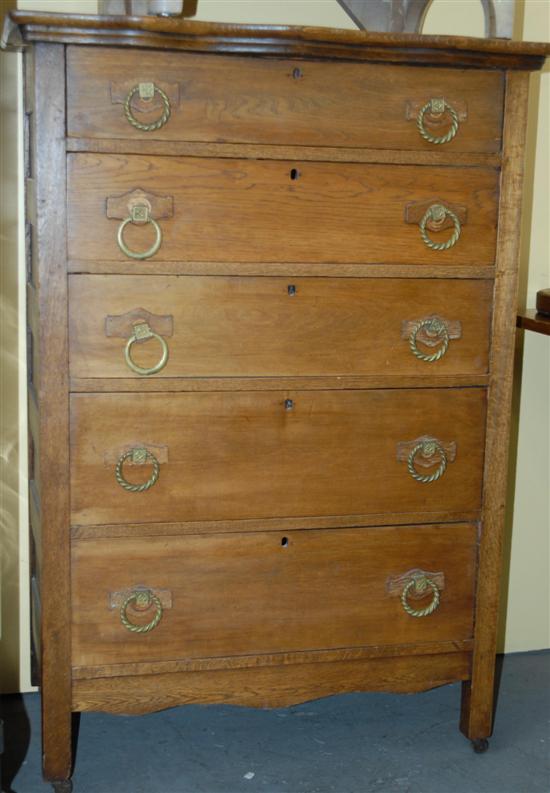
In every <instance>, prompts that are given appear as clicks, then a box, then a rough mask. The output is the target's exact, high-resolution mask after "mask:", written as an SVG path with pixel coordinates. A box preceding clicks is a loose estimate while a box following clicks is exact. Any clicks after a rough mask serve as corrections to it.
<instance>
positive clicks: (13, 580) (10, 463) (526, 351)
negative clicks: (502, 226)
mask: <svg viewBox="0 0 550 793" xmlns="http://www.w3.org/2000/svg"><path fill="white" fill-rule="evenodd" d="M517 5H518V18H517V25H516V28H517V37H518V38H523V39H525V40H539V41H540V40H545V41H548V40H550V3H548V2H547V0H518V2H517ZM18 7H19V8H21V9H26V10H29V9H36V10H40V11H61V12H78V13H95V12H96V10H97V2H96V0H65V1H63V0H19V2H18ZM196 18H197V19H202V20H216V21H220V22H250V23H265V24H269V23H271V24H295V25H299V24H305V25H327V26H333V27H346V28H353V27H354V25H353V23H352V22H351V20H350V19H349V18H348V17H347V16H346V15H345V13H344V12H343V10H342V8H341V7H340V6H339V5H338V3H337V2H336V0H314V1H313V0H199V13H198V16H197V17H196ZM450 31H452V32H453V33H454V34H457V35H459V34H463V35H474V36H475V35H482V32H483V15H482V11H481V3H480V2H479V0H434V1H433V3H432V5H431V7H430V10H429V12H428V16H427V19H426V24H425V27H424V32H425V33H449V32H450ZM0 78H1V83H2V97H1V101H2V122H1V125H2V126H1V127H0V129H1V135H2V138H1V141H0V161H1V166H0V178H1V188H0V189H1V191H2V198H3V199H5V198H6V199H7V200H2V217H1V218H0V265H1V271H2V273H3V275H2V283H1V289H2V294H1V300H2V303H1V307H2V309H4V308H6V309H7V311H3V317H4V319H3V325H2V338H1V339H0V345H1V346H0V361H1V366H0V370H1V371H0V375H1V397H2V402H3V403H6V407H4V409H3V413H2V416H1V421H2V425H1V427H0V432H1V439H0V444H1V447H0V448H1V451H0V458H1V461H2V463H1V464H2V473H1V476H2V494H1V499H2V501H1V504H0V508H1V512H0V541H1V544H2V557H1V558H2V563H1V568H0V570H1V579H0V596H1V604H2V606H1V607H2V616H3V621H2V634H1V638H0V657H1V660H2V663H1V664H0V669H1V672H0V690H3V691H8V690H14V689H15V687H20V688H21V689H22V690H27V689H28V688H29V686H30V678H29V663H28V655H29V652H28V635H29V616H28V597H27V591H28V582H27V569H28V559H27V556H28V542H27V523H26V505H25V490H26V475H25V468H26V452H25V449H26V441H25V437H24V427H25V423H26V417H25V410H26V408H25V367H24V330H23V327H22V325H23V323H22V322H21V317H22V316H23V313H22V290H21V285H22V283H23V278H24V267H23V250H22V245H20V246H19V254H18V253H17V240H18V238H19V239H20V240H21V224H19V225H17V222H16V213H15V212H14V210H15V209H16V208H17V207H20V206H21V205H22V189H21V188H22V185H21V179H20V177H19V178H18V176H17V168H16V165H17V164H19V170H20V163H21V154H20V153H21V132H20V130H21V124H20V122H18V121H17V112H16V111H17V101H18V95H19V94H18V92H19V90H20V82H21V78H20V56H17V55H15V54H9V55H8V54H6V53H3V54H2V55H1V57H0ZM531 86H532V87H531V105H530V122H529V124H530V126H529V138H528V140H529V144H528V149H527V183H528V187H527V195H526V209H525V212H524V224H523V226H524V229H523V247H522V251H523V252H522V271H521V279H522V280H521V292H520V304H521V305H524V306H525V305H527V306H533V305H534V295H535V293H536V291H537V289H540V288H542V287H543V286H549V285H550V256H549V248H550V240H549V236H550V230H549V224H548V217H549V216H550V206H549V194H550V190H549V173H550V118H549V106H550V71H549V69H548V67H546V69H545V71H544V73H543V74H541V75H533V77H532V83H531ZM530 180H531V181H532V183H533V184H532V187H531V186H530V185H529V182H530ZM17 189H19V196H18V198H15V196H16V195H17V192H16V191H17ZM18 279H19V280H18ZM18 284H19V286H18ZM18 313H19V319H17V314H18ZM16 349H17V351H18V355H17V356H15V354H14V350H16ZM516 380H517V386H518V387H517V389H516V397H517V398H516V403H515V414H514V418H515V423H516V444H515V448H514V447H513V448H512V463H511V468H512V479H511V487H510V491H511V495H513V493H514V490H515V498H514V500H513V501H512V500H510V501H509V509H508V526H509V531H508V539H509V548H508V554H509V567H510V574H509V580H508V582H507V583H505V585H504V592H503V595H504V601H503V605H505V608H503V619H502V625H501V636H500V649H505V650H506V651H507V652H513V651H517V650H531V649H539V648H543V647H549V646H550V605H549V600H550V598H549V585H548V580H549V566H550V538H549V534H550V495H549V487H548V485H549V482H550V461H549V453H548V448H549V446H550V421H549V404H550V341H549V340H548V339H547V338H543V337H537V336H535V335H534V334H530V333H526V334H525V339H522V338H521V337H520V336H519V335H518V367H517V375H516ZM516 451H517V456H516ZM17 601H19V609H17V606H16V604H17ZM18 656H19V659H20V673H19V675H18V674H17V661H18Z"/></svg>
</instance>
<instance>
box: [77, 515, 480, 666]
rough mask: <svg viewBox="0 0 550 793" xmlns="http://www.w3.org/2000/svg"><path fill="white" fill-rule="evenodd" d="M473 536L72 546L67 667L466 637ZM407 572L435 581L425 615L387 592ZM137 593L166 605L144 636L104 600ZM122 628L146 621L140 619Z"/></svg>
mask: <svg viewBox="0 0 550 793" xmlns="http://www.w3.org/2000/svg"><path fill="white" fill-rule="evenodd" d="M476 538H477V529H476V527H475V526H473V525H469V526H468V525H460V524H458V525H450V526H449V525H448V526H445V525H439V526H429V527H418V526H404V527H401V528H391V527H386V528H381V529H348V530H344V529H342V530H340V531H298V532H288V533H287V534H285V535H284V536H281V535H277V534H273V533H263V532H261V531H260V532H254V533H248V534H232V535H210V536H193V537H178V538H174V537H171V538H169V539H168V540H167V539H166V538H163V537H155V538H147V539H135V540H134V539H131V538H129V539H117V540H111V541H110V542H109V543H106V542H104V541H101V540H95V541H94V540H84V541H78V542H74V543H73V546H72V587H73V599H72V620H73V631H72V636H73V640H72V664H73V666H89V665H95V664H106V663H122V662H124V661H127V662H132V661H145V660H148V661H155V660H169V659H172V658H178V657H183V658H203V657H204V658H208V657H213V656H220V655H253V654H263V653H275V652H296V651H303V650H310V649H318V648H319V649H320V648H324V649H331V648H332V649H334V648H340V647H355V646H365V645H369V644H372V645H377V644H392V643H396V639H397V637H399V639H398V642H399V643H402V644H403V643H409V644H414V643H415V642H430V641H451V640H457V641H458V640H463V639H468V638H469V637H470V636H471V633H472V627H473V608H472V607H473V593H474V570H475V561H476V547H477V543H476ZM415 567H422V568H425V569H426V570H437V571H441V572H442V573H443V574H444V577H445V585H444V588H443V589H442V591H441V594H440V597H441V601H440V606H439V608H438V609H437V610H436V611H435V612H434V613H433V614H432V615H430V616H429V617H425V618H415V617H411V616H410V615H409V614H407V613H406V612H405V611H404V609H403V606H402V604H401V599H400V596H399V594H395V593H394V594H392V593H390V592H389V591H388V588H387V584H388V580H389V579H390V578H391V577H394V576H396V575H400V574H402V573H405V572H407V571H408V570H410V569H411V568H415ZM138 585H142V586H146V587H150V588H151V589H163V590H168V591H169V592H170V593H171V599H172V608H170V609H165V610H164V612H163V615H162V619H161V621H160V623H159V624H158V626H157V627H156V628H154V630H152V631H150V632H149V633H146V634H132V633H130V632H129V631H128V630H127V629H126V628H125V627H124V626H123V625H122V624H121V621H120V615H119V609H118V608H115V609H112V608H109V603H110V593H112V592H114V591H118V590H126V589H128V590H131V589H132V588H133V587H136V586H138ZM431 600H432V594H431V592H430V593H428V594H427V596H426V597H425V598H423V599H421V600H418V601H416V600H415V601H414V603H413V602H412V601H411V603H412V605H413V606H414V607H415V608H424V607H425V606H427V605H429V604H430V602H431ZM152 612H153V613H154V609H153V610H152ZM131 620H132V621H133V622H134V623H135V624H138V625H142V624H146V623H147V622H149V621H150V620H151V613H150V612H143V613H141V614H132V615H131Z"/></svg>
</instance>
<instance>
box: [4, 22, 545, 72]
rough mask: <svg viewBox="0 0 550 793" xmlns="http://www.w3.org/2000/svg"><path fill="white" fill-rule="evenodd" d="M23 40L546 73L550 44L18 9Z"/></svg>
mask: <svg viewBox="0 0 550 793" xmlns="http://www.w3.org/2000/svg"><path fill="white" fill-rule="evenodd" d="M11 21H13V22H14V23H15V24H16V25H19V26H20V27H19V28H18V29H17V30H13V31H12V32H13V36H12V39H13V41H14V45H15V46H17V45H18V44H20V43H21V41H27V42H28V41H50V42H59V43H79V44H94V45H97V44H99V45H102V44H103V45H105V44H107V45H110V46H122V47H132V46H134V47H135V46H139V47H156V48H158V49H159V50H162V49H184V50H195V51H201V52H209V51H210V52H218V53H234V54H245V53H247V54H257V55H265V56H269V55H278V56H290V57H301V58H308V57H323V56H324V57H326V58H331V59H337V58H343V59H345V60H370V61H386V62H388V61H389V62H390V63H392V62H393V63H395V62H405V63H406V62H409V63H416V64H419V63H422V64H432V65H433V64H443V65H448V66H459V65H465V66H472V67H479V68H482V69H487V68H507V69H540V68H541V67H542V65H543V63H544V58H545V57H546V56H547V55H550V45H549V44H547V43H534V42H523V41H508V40H505V39H484V38H474V37H470V36H425V35H419V34H410V33H380V32H367V31H363V30H338V29H335V28H327V27H289V26H285V25H237V24H220V23H217V22H195V21H193V20H191V21H190V20H185V19H165V18H159V17H154V16H142V17H130V18H128V17H126V16H124V15H119V16H110V17H101V16H98V15H96V14H90V15H84V14H49V13H39V12H38V13H37V12H36V11H32V12H28V11H27V12H25V11H13V12H11V14H10V22H11Z"/></svg>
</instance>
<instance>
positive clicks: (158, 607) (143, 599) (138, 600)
mask: <svg viewBox="0 0 550 793" xmlns="http://www.w3.org/2000/svg"><path fill="white" fill-rule="evenodd" d="M130 604H131V605H132V606H133V607H134V609H135V610H136V611H148V610H149V609H150V608H151V607H152V606H154V607H155V615H154V617H153V619H152V620H151V621H150V622H148V623H147V624H146V625H136V624H135V623H134V622H131V621H130V618H129V617H128V606H129V605H130ZM161 618H162V603H161V602H160V598H159V597H157V595H155V593H154V592H151V590H150V589H136V590H134V591H133V592H132V593H131V594H130V595H128V597H127V598H126V599H125V600H124V603H123V604H122V606H121V607H120V621H121V623H122V624H123V625H124V627H125V628H126V630H128V631H131V632H132V633H149V631H152V630H154V628H156V627H157V625H158V624H159V622H160V621H161Z"/></svg>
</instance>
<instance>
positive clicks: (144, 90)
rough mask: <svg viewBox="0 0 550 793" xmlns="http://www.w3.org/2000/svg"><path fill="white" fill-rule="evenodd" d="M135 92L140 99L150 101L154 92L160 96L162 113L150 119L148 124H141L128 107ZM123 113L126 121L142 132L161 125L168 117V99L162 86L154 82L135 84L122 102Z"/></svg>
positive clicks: (151, 130)
mask: <svg viewBox="0 0 550 793" xmlns="http://www.w3.org/2000/svg"><path fill="white" fill-rule="evenodd" d="M137 93H139V97H140V99H143V100H145V101H151V99H153V97H154V95H155V94H158V95H159V96H160V98H161V99H162V104H163V109H162V115H161V116H160V118H158V119H157V120H156V121H152V122H151V123H150V124H142V123H141V121H138V120H137V118H136V117H135V116H134V114H133V113H132V108H131V107H130V104H131V102H132V99H133V98H134V96H135V95H136V94H137ZM124 115H125V116H126V118H127V120H128V122H129V123H130V124H131V125H132V126H133V127H135V128H136V129H139V130H141V131H142V132H154V131H155V130H156V129H160V128H161V127H163V126H164V125H165V124H166V122H167V121H168V119H169V118H170V100H169V99H168V97H167V96H166V94H165V93H164V91H163V90H162V88H159V87H158V85H155V84H154V83H139V85H135V86H134V87H133V88H131V89H130V91H129V92H128V96H127V97H126V101H125V102H124Z"/></svg>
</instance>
